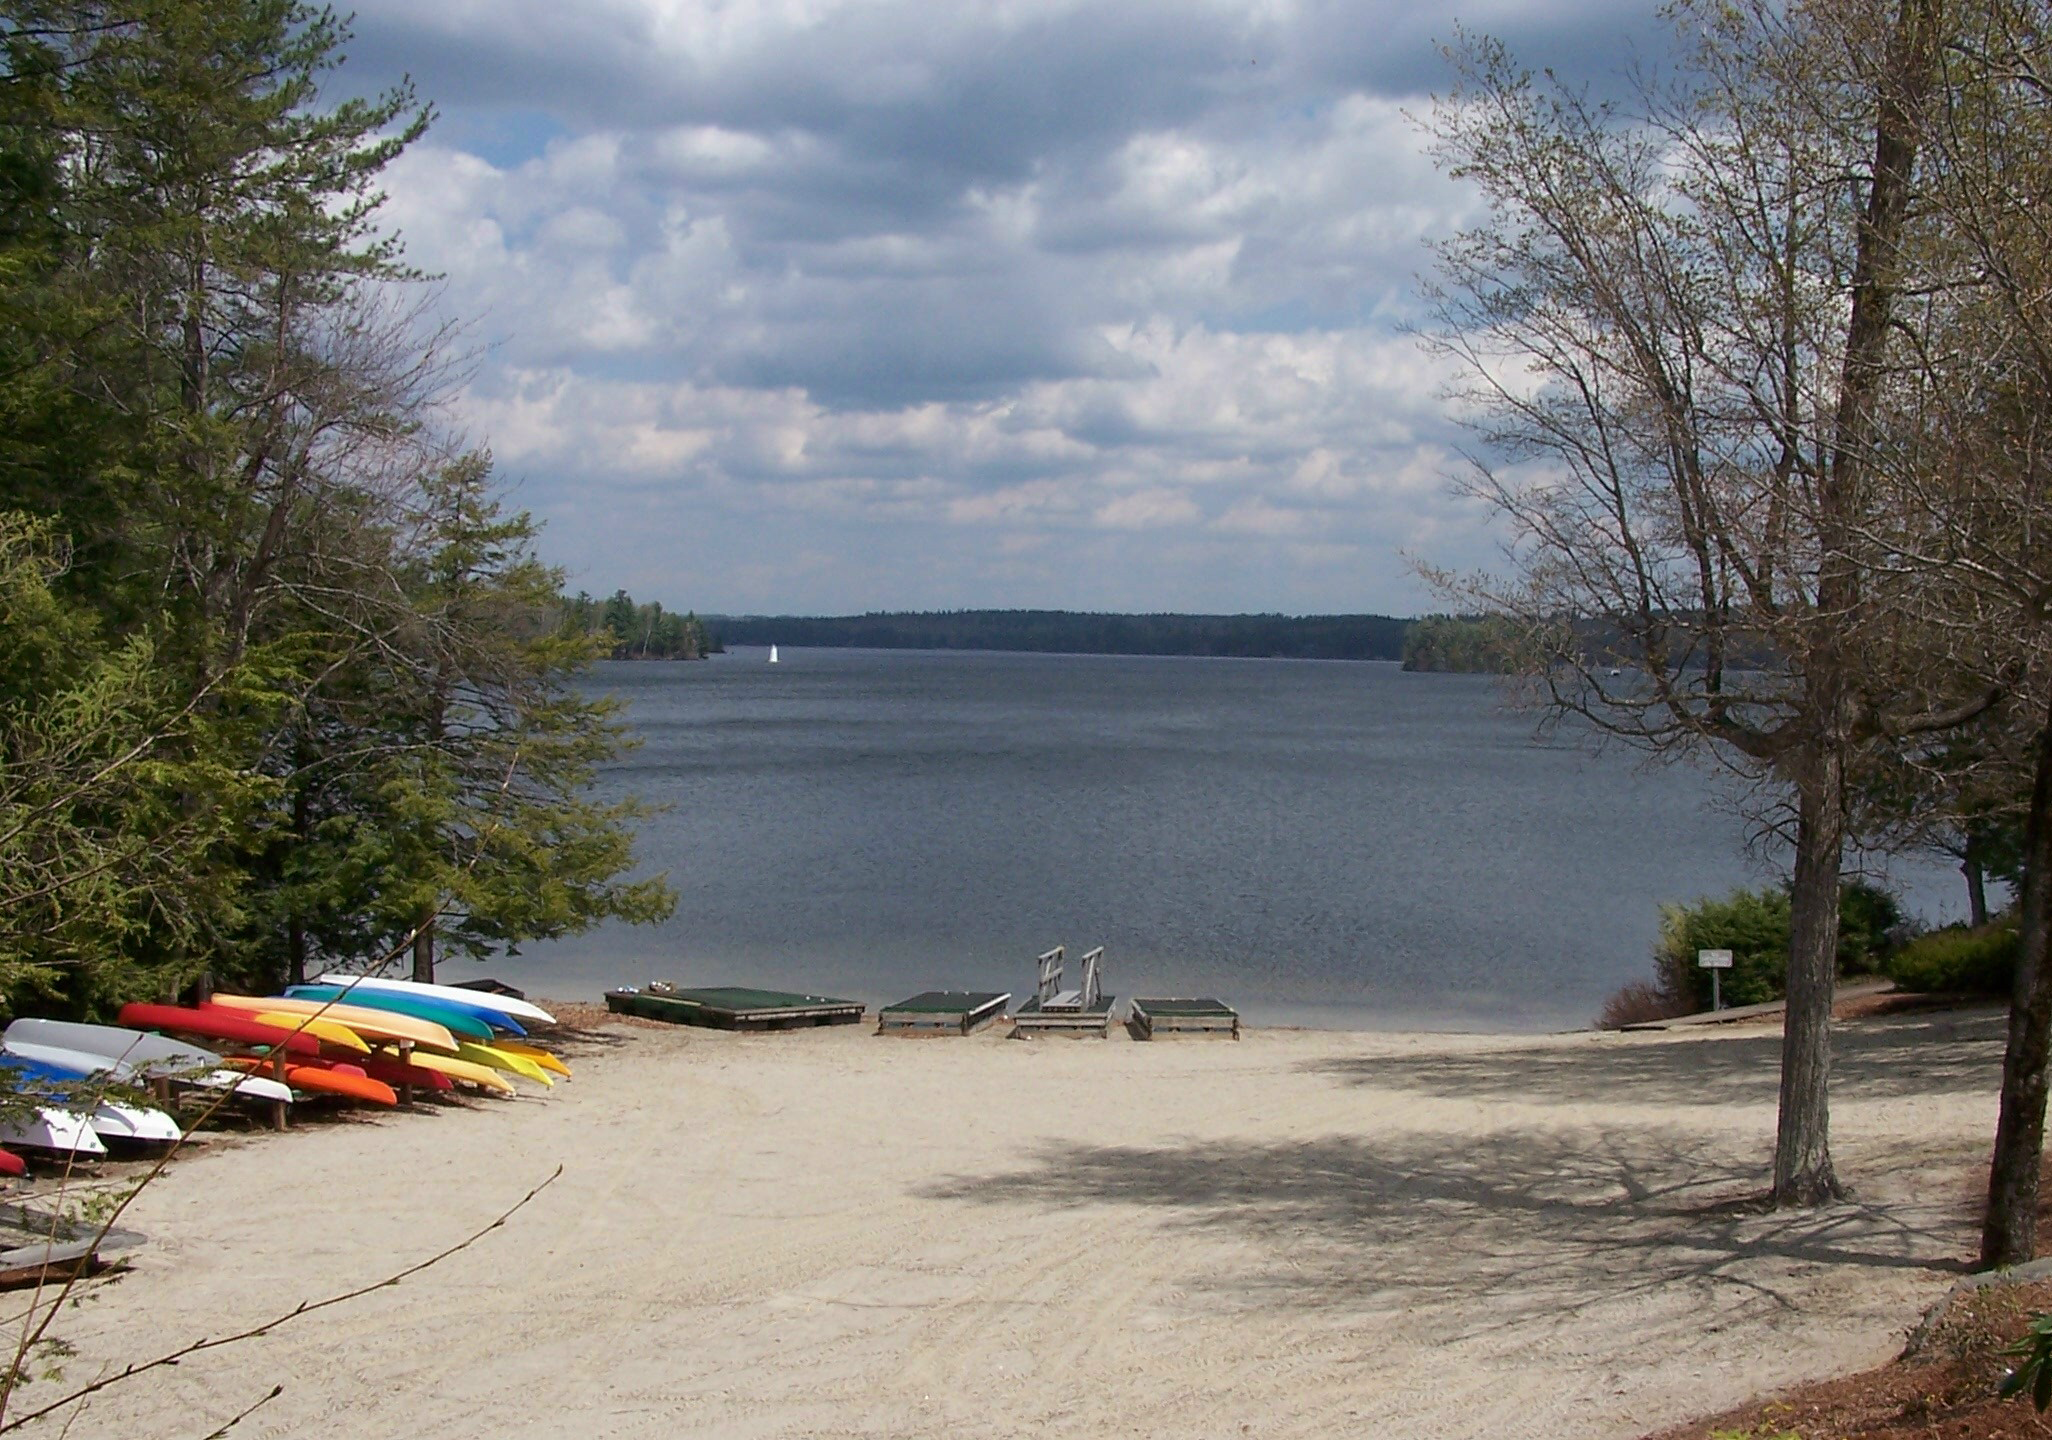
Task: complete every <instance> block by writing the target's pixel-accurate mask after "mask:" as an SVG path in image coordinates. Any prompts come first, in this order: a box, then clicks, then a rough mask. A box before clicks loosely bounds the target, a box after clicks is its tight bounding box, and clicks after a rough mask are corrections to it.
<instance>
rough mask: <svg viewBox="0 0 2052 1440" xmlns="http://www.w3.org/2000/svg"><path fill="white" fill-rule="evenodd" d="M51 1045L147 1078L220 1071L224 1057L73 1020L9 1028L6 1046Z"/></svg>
mask: <svg viewBox="0 0 2052 1440" xmlns="http://www.w3.org/2000/svg"><path fill="white" fill-rule="evenodd" d="M17 1041H18V1042H20V1043H22V1044H26V1045H48V1046H54V1047H58V1048H61V1049H67V1050H77V1051H80V1052H82V1053H84V1054H88V1055H99V1056H103V1057H105V1058H104V1060H103V1061H102V1064H105V1063H106V1062H108V1061H119V1062H121V1063H123V1064H126V1065H130V1066H133V1067H134V1068H135V1069H136V1070H138V1071H140V1072H141V1073H143V1074H145V1075H151V1076H158V1075H175V1074H177V1073H178V1072H179V1071H182V1070H190V1071H194V1072H200V1071H205V1070H217V1069H219V1068H220V1065H221V1057H220V1056H219V1055H216V1054H215V1053H214V1052H213V1051H211V1050H203V1049H201V1048H200V1047H199V1046H197V1045H193V1044H190V1043H189V1042H187V1041H184V1040H168V1039H166V1038H165V1037H164V1036H162V1035H152V1034H151V1033H150V1032H149V1031H147V1030H130V1029H127V1028H125V1027H123V1026H120V1025H85V1024H80V1023H78V1022H76V1021H71V1020H28V1019H23V1020H16V1021H15V1022H14V1023H13V1024H11V1025H9V1026H8V1027H7V1036H6V1043H7V1044H8V1045H10V1046H11V1045H13V1044H15V1043H16V1042H17Z"/></svg>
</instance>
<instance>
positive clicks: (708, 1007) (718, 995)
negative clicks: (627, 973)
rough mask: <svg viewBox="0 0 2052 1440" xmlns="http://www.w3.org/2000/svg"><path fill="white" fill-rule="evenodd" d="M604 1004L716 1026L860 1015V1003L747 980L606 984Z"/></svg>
mask: <svg viewBox="0 0 2052 1440" xmlns="http://www.w3.org/2000/svg"><path fill="white" fill-rule="evenodd" d="M606 1008H607V1009H608V1010H610V1011H612V1012H613V1013H614V1014H615V1015H638V1016H640V1017H641V1018H642V1019H644V1020H666V1021H668V1022H669V1023H670V1024H672V1025H704V1026H707V1027H710V1028H711V1029H715V1030H799V1029H805V1028H809V1027H811V1026H814V1025H853V1024H855V1023H856V1022H857V1021H859V1020H861V1018H862V1009H863V1007H862V1004H861V1002H860V1001H856V1000H836V999H834V998H833V997H832V996H829V995H803V994H799V993H797V992H796V991H791V990H755V989H751V988H749V987H748V986H745V985H714V986H711V987H708V988H705V989H697V990H679V989H671V988H665V989H662V990H657V989H654V988H650V989H647V990H633V989H628V990H608V991H607V992H606Z"/></svg>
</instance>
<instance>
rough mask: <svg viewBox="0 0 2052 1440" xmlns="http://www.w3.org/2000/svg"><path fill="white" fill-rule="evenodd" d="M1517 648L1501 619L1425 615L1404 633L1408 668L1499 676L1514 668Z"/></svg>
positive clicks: (1510, 628) (1503, 620)
mask: <svg viewBox="0 0 2052 1440" xmlns="http://www.w3.org/2000/svg"><path fill="white" fill-rule="evenodd" d="M1515 644H1516V633H1515V631H1514V630H1513V629H1512V626H1511V623H1510V621H1508V620H1507V619H1505V618H1504V617H1502V616H1500V615H1424V616H1420V617H1419V618H1418V619H1416V620H1413V621H1412V622H1411V624H1410V628H1409V629H1407V630H1405V631H1404V668H1405V669H1406V670H1451V671H1459V672H1464V673H1470V674H1472V673H1476V672H1486V673H1490V674H1498V673H1502V672H1504V671H1507V670H1509V669H1511V668H1512V665H1513V661H1512V654H1513V650H1514V647H1515Z"/></svg>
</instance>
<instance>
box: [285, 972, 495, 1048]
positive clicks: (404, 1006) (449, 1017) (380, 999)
mask: <svg viewBox="0 0 2052 1440" xmlns="http://www.w3.org/2000/svg"><path fill="white" fill-rule="evenodd" d="M285 994H286V995H287V997H289V998H290V999H293V1000H336V1001H340V1002H341V1003H342V1004H344V1005H361V1006H362V1007H363V1008H364V1009H366V1010H383V1011H385V1012H387V1013H388V1014H392V1015H411V1016H412V1017H413V1018H414V1019H416V1020H432V1021H434V1022H435V1023H436V1024H437V1025H440V1026H442V1027H443V1028H444V1029H446V1030H448V1031H449V1032H450V1033H451V1034H454V1035H461V1036H463V1037H465V1038H466V1039H470V1040H484V1041H489V1040H490V1039H491V1038H492V1032H493V1031H494V1030H503V1031H505V1032H506V1033H507V1034H509V1035H525V1034H526V1033H527V1031H526V1030H524V1029H522V1028H521V1025H520V1022H519V1021H517V1020H515V1019H514V1018H513V1017H512V1016H511V1015H508V1014H505V1013H504V1012H503V1011H499V1010H494V1009H492V1008H491V1007H490V1006H489V1005H464V1004H458V1003H457V1002H455V1001H453V1000H446V1001H445V1000H428V999H421V998H418V997H416V996H412V995H397V994H394V993H392V992H391V991H389V990H369V989H366V988H364V987H363V986H361V985H358V986H354V987H352V988H350V989H349V990H347V991H346V992H345V991H344V989H343V987H341V986H340V985H288V986H286V987H285Z"/></svg>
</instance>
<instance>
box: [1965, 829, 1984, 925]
mask: <svg viewBox="0 0 2052 1440" xmlns="http://www.w3.org/2000/svg"><path fill="white" fill-rule="evenodd" d="M1982 849H1983V842H1982V840H1981V837H1980V836H1979V835H1976V834H1974V833H1973V832H1972V831H1969V832H1967V837H1966V854H1965V855H1963V856H1961V857H1960V862H1959V873H1960V874H1962V875H1964V876H1966V882H1967V914H1968V915H1969V916H1970V917H1971V919H1972V920H1973V923H1974V924H1975V925H1977V926H1978V925H1986V924H1987V923H1988V867H1987V866H1986V865H1984V864H1982V863H1981V851H1982Z"/></svg>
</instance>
